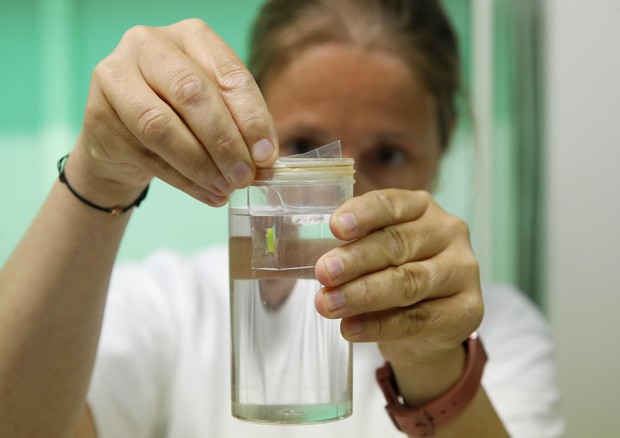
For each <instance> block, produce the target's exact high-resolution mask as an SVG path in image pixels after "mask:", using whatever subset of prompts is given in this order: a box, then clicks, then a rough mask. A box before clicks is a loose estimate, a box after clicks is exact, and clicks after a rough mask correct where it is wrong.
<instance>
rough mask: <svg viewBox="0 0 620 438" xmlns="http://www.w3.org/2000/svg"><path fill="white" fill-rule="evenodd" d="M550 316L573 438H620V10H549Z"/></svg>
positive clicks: (562, 6) (619, 5)
mask: <svg viewBox="0 0 620 438" xmlns="http://www.w3.org/2000/svg"><path fill="white" fill-rule="evenodd" d="M547 23H548V24H547V68H548V71H547V77H546V82H547V83H546V93H547V94H546V96H545V98H546V99H547V106H548V108H547V129H548V138H547V140H548V142H547V147H548V155H547V172H546V173H547V201H548V202H547V208H548V210H547V224H546V226H547V239H548V240H547V248H548V250H547V276H548V291H549V298H548V309H549V313H550V317H551V320H552V324H553V327H554V330H555V333H556V337H557V341H558V349H559V351H558V358H559V366H560V378H561V384H562V387H563V391H564V406H563V409H564V413H565V415H566V417H567V420H568V422H569V429H568V434H567V436H568V437H616V436H620V1H618V0H548V1H547Z"/></svg>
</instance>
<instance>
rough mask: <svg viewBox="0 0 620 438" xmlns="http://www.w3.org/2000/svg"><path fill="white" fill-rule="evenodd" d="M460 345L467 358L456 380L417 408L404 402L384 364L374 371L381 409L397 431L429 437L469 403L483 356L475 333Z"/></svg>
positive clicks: (479, 376) (480, 371)
mask: <svg viewBox="0 0 620 438" xmlns="http://www.w3.org/2000/svg"><path fill="white" fill-rule="evenodd" d="M463 345H464V347H465V350H466V352H467V359H466V361H465V369H464V370H463V374H462V375H461V377H460V378H459V380H458V381H457V382H456V383H455V384H454V385H453V386H452V387H451V388H450V389H448V390H447V391H446V392H445V393H443V394H442V395H440V396H439V397H437V398H436V399H434V400H431V401H430V402H428V403H426V404H425V405H423V406H420V407H418V408H413V407H410V406H407V405H406V404H405V403H404V401H403V399H402V397H401V396H400V394H399V392H398V389H397V386H396V379H395V378H394V373H393V372H392V367H391V366H390V364H389V363H388V362H386V363H385V365H384V366H382V367H381V368H378V369H377V372H376V376H377V382H379V386H380V387H381V390H382V391H383V394H384V395H385V398H386V400H387V403H388V404H387V405H386V407H385V409H386V410H387V412H388V414H389V415H390V418H391V419H392V421H393V422H394V425H395V426H396V428H397V429H398V430H400V431H401V432H405V433H407V434H408V435H411V436H416V437H417V436H420V437H423V436H433V435H434V434H435V428H436V427H439V426H442V425H444V424H446V423H448V422H449V421H450V420H452V419H453V418H455V417H457V416H458V415H459V414H460V413H461V412H463V410H464V409H465V408H466V407H467V405H469V404H470V403H471V401H472V400H473V399H474V397H475V396H476V393H477V392H478V388H479V387H480V380H481V378H482V371H483V369H484V364H485V363H486V361H487V355H486V352H485V351H484V347H483V346H482V343H481V342H480V340H479V338H478V333H477V332H474V333H473V334H472V335H471V336H470V337H469V338H468V339H467V341H465V342H464V343H463Z"/></svg>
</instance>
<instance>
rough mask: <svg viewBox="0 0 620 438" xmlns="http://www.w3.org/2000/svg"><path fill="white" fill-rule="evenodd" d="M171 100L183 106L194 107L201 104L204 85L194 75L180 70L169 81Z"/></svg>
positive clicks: (203, 95)
mask: <svg viewBox="0 0 620 438" xmlns="http://www.w3.org/2000/svg"><path fill="white" fill-rule="evenodd" d="M170 88H171V90H172V95H173V99H174V100H175V102H178V103H179V104H181V105H184V106H195V105H197V104H199V103H201V102H202V101H203V100H204V97H205V94H206V93H205V91H206V90H205V85H204V83H203V82H202V81H201V80H200V79H199V78H198V76H196V74H194V73H193V72H190V71H188V70H186V69H182V70H180V71H179V72H178V73H177V74H176V75H175V76H174V77H173V78H172V79H171V87H170Z"/></svg>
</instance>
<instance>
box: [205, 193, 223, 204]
mask: <svg viewBox="0 0 620 438" xmlns="http://www.w3.org/2000/svg"><path fill="white" fill-rule="evenodd" d="M207 196H208V198H209V199H210V200H211V203H212V204H214V205H222V204H225V203H226V202H228V196H220V195H216V194H215V193H209V194H208V195H207Z"/></svg>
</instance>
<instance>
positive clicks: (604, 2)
mask: <svg viewBox="0 0 620 438" xmlns="http://www.w3.org/2000/svg"><path fill="white" fill-rule="evenodd" d="M261 3H262V1H260V0H227V1H222V0H218V1H215V0H177V1H175V2H168V1H163V0H149V1H146V0H133V1H125V0H124V1H121V0H107V1H105V2H102V1H94V0H20V1H17V0H0V98H1V103H0V162H1V163H2V170H1V171H0V209H1V210H0V211H1V218H2V221H1V227H0V263H4V262H5V260H6V259H7V258H8V256H9V255H10V253H11V251H12V250H13V248H14V247H15V245H16V244H17V242H18V241H19V239H20V237H21V235H22V234H23V233H24V231H25V230H26V228H27V226H28V224H29V223H30V221H31V220H32V218H33V217H34V215H35V214H36V212H37V210H38V208H39V206H40V205H41V203H42V202H43V200H44V198H45V196H46V194H47V192H48V190H49V188H50V187H51V184H52V183H53V180H54V179H55V178H56V177H57V174H56V167H55V166H56V161H57V160H58V158H60V157H61V156H62V155H64V154H66V153H67V152H69V151H70V149H71V148H72V145H73V143H74V141H75V139H76V137H77V134H78V132H79V129H80V125H81V118H82V112H83V110H84V105H85V102H86V96H87V92H88V85H89V81H90V74H91V72H92V70H93V68H94V67H95V65H96V64H97V62H99V61H100V60H101V59H102V58H103V57H105V56H106V55H107V54H108V53H109V52H111V51H112V50H113V48H114V47H115V46H116V44H117V43H118V41H119V39H120V38H121V37H122V35H123V33H124V32H125V31H126V30H127V29H128V28H130V27H131V26H134V25H136V24H145V25H154V26H159V25H166V24H170V23H173V22H175V21H178V20H181V19H184V18H189V17H198V18H201V19H203V20H205V21H206V22H207V23H208V24H209V25H210V26H211V27H213V28H214V29H215V31H216V32H218V33H219V34H220V35H221V36H222V37H223V38H224V40H226V41H227V42H228V43H229V44H230V45H231V46H232V47H233V49H235V50H236V51H237V53H239V54H240V56H241V57H242V58H244V57H245V55H246V41H247V37H248V30H249V25H250V23H251V21H252V19H253V17H254V16H255V14H256V12H257V10H258V8H259V7H260V5H261ZM443 3H444V5H445V6H446V8H447V10H448V11H449V13H450V15H451V17H452V20H453V22H454V24H455V27H456V28H457V31H458V33H459V36H460V38H461V52H462V57H463V60H464V79H465V88H466V89H465V92H464V95H463V98H462V101H461V109H462V119H461V124H460V127H459V131H458V133H457V135H456V137H455V140H454V143H453V145H452V146H451V150H450V153H449V154H448V156H447V158H446V160H445V162H444V164H443V169H442V173H441V180H440V181H439V184H438V187H437V192H436V197H437V199H438V200H439V202H440V204H441V205H442V206H443V207H444V208H445V209H447V210H449V211H451V212H452V213H454V214H456V215H458V216H461V217H463V218H464V219H465V220H466V221H467V222H468V223H469V224H470V227H471V229H472V236H473V242H474V247H475V250H476V253H477V255H478V257H479V259H480V261H481V265H482V268H483V278H484V280H485V281H498V282H508V283H512V284H515V285H517V286H519V287H520V288H521V289H522V290H523V291H524V293H526V294H527V295H529V296H530V297H531V298H532V299H533V300H534V302H535V303H536V304H537V305H539V306H540V307H541V309H542V310H543V311H544V312H545V313H546V314H547V316H548V317H549V319H550V321H551V323H552V325H553V329H554V332H555V336H556V339H557V341H558V359H559V365H560V379H561V384H562V389H563V391H564V404H563V410H564V413H565V415H566V418H567V421H568V425H569V428H568V434H567V436H568V437H584V436H597V437H599V436H600V437H608V436H609V437H611V436H617V435H616V434H617V433H619V432H618V431H620V425H618V420H617V414H616V412H615V411H616V407H617V406H620V395H619V394H620V383H619V382H620V379H618V377H617V375H616V373H617V371H618V370H619V369H620V342H619V341H618V340H617V337H616V336H615V333H617V332H618V329H617V328H616V327H615V324H614V322H615V321H616V320H617V319H618V315H617V310H616V309H619V308H620V286H619V284H620V281H618V280H619V279H618V272H619V271H620V257H619V256H618V248H620V233H619V232H618V230H617V228H618V226H620V196H619V195H618V193H617V192H618V189H620V176H619V175H620V173H619V172H617V171H615V170H616V169H615V167H616V166H617V165H618V163H619V162H620V141H619V140H618V138H619V136H618V133H617V124H618V122H617V120H618V118H619V117H620V84H619V83H618V78H620V49H619V45H620V2H619V1H617V0H593V1H590V2H584V1H583V0H547V1H543V0H444V1H443ZM226 236H227V220H226V209H225V208H221V209H214V208H210V207H208V206H205V205H201V204H200V203H198V202H197V201H195V200H193V199H192V198H190V197H188V196H186V195H184V194H182V193H180V192H177V191H176V190H174V189H172V188H170V187H167V186H166V185H164V184H163V183H160V182H159V181H155V182H154V183H153V184H152V188H151V191H150V193H149V197H148V199H147V200H146V202H145V203H144V204H143V205H142V206H141V207H140V208H139V209H138V210H137V211H136V212H135V213H134V214H133V217H132V219H131V222H130V225H129V228H128V231H127V234H126V236H125V239H124V241H123V245H122V247H121V251H120V254H119V260H120V261H123V260H130V259H132V260H139V259H141V258H143V257H145V256H146V255H147V254H149V253H150V252H152V251H154V250H156V249H161V248H166V249H172V250H176V251H180V252H184V253H189V252H192V251H196V250H198V249H200V248H203V247H204V246H207V245H215V244H225V243H226ZM0 292H1V291H0Z"/></svg>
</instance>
